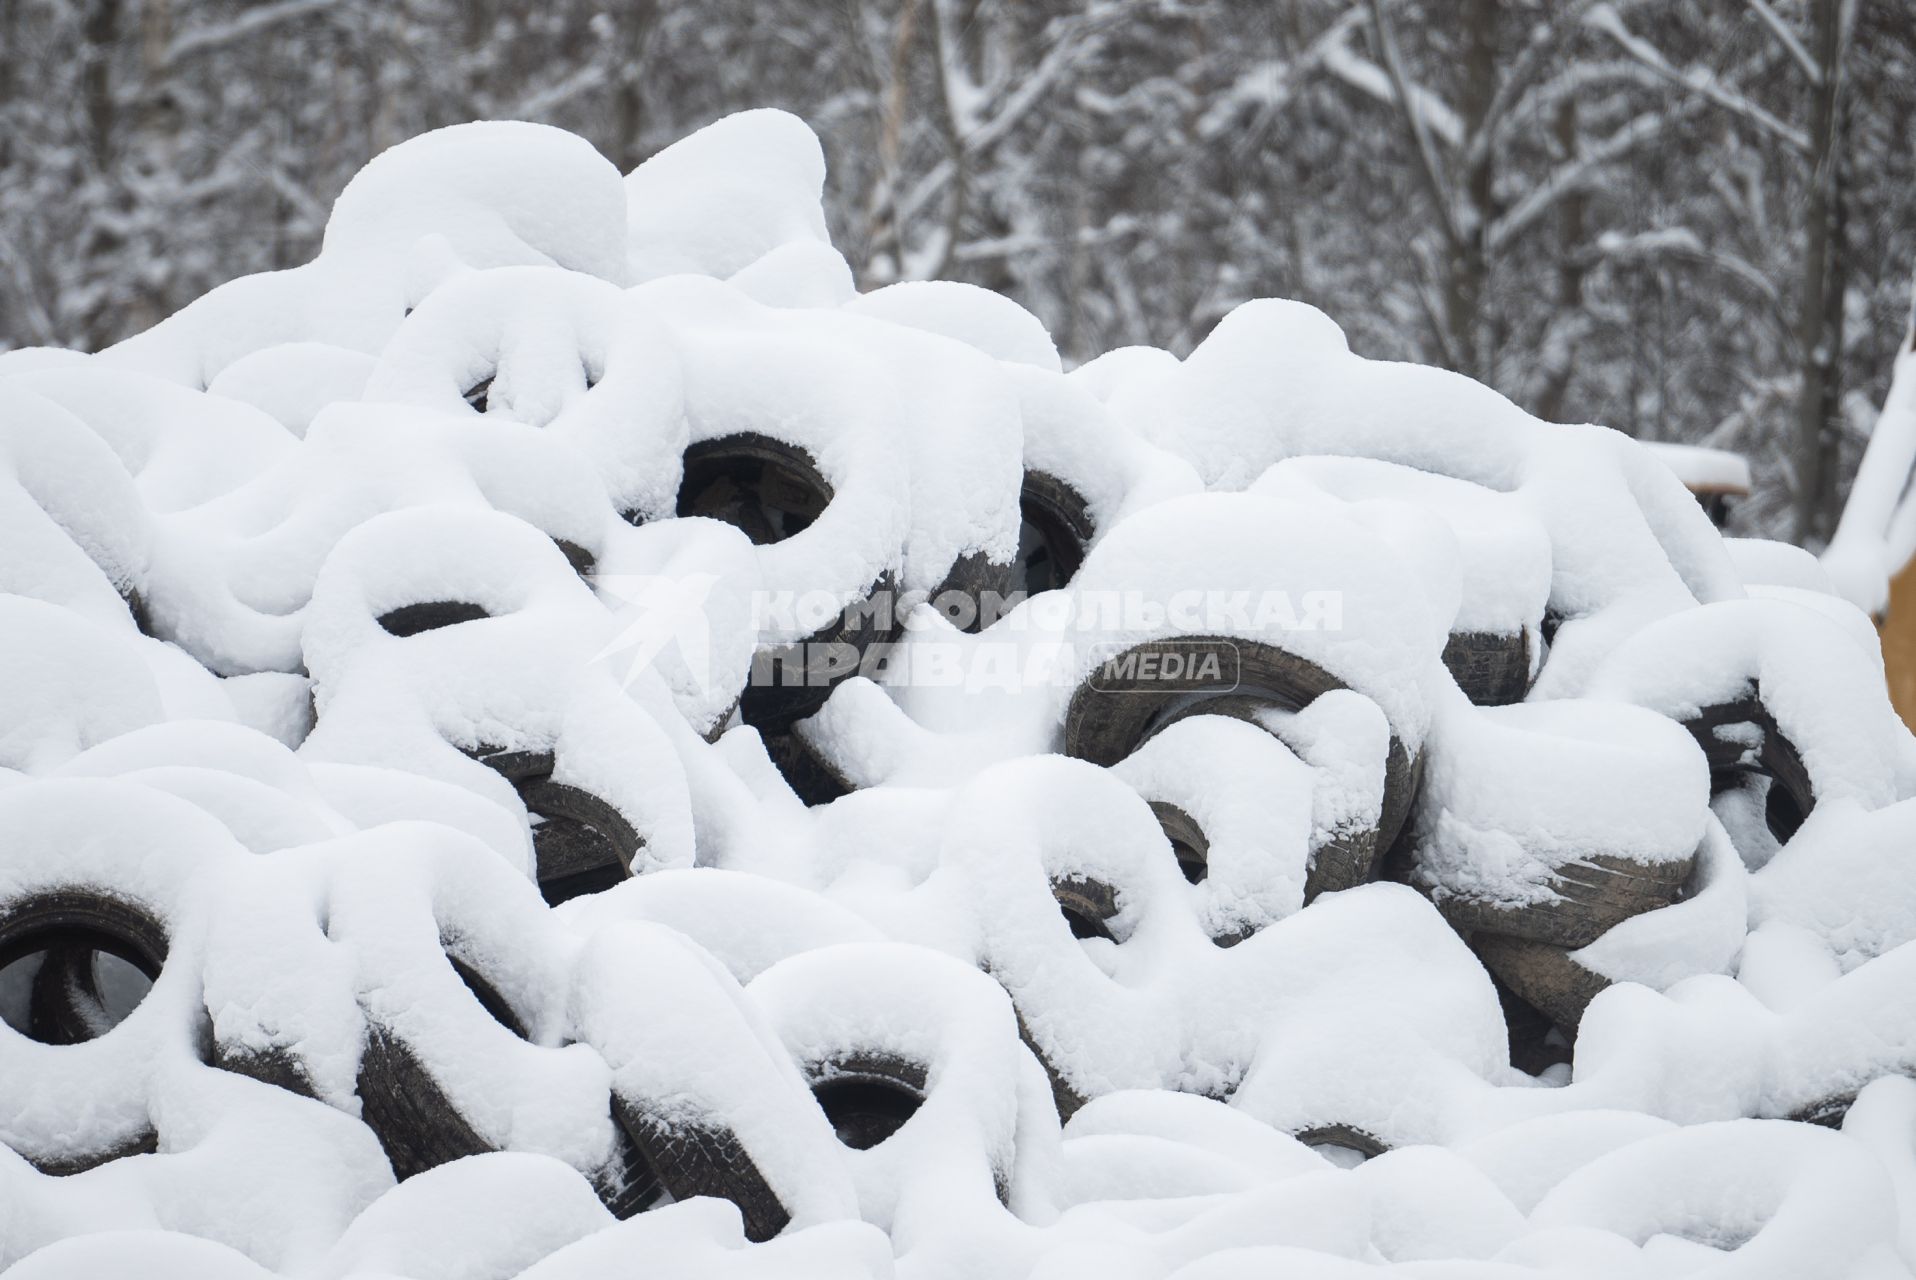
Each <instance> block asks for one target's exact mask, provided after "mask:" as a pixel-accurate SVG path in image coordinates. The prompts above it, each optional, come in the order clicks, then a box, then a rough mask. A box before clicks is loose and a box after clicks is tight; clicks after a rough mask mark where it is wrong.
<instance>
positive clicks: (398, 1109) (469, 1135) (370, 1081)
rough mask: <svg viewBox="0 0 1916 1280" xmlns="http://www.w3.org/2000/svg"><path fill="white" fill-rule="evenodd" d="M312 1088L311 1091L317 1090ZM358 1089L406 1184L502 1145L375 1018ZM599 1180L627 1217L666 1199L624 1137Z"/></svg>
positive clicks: (500, 1013) (368, 1119)
mask: <svg viewBox="0 0 1916 1280" xmlns="http://www.w3.org/2000/svg"><path fill="white" fill-rule="evenodd" d="M444 955H445V960H446V963H447V964H448V965H450V966H451V968H452V970H453V972H454V973H456V974H458V975H459V978H460V981H462V982H463V983H464V984H465V986H466V989H467V990H468V991H469V992H470V993H471V995H472V998H473V1000H475V1001H476V1002H478V1004H479V1006H480V1007H481V1008H483V1009H484V1010H485V1011H486V1012H487V1013H488V1014H489V1015H491V1017H492V1019H493V1020H494V1021H495V1022H497V1023H499V1024H500V1025H501V1026H503V1027H505V1028H506V1030H508V1031H510V1032H512V1033H513V1034H514V1035H515V1036H518V1037H519V1038H520V1039H522V1040H523V1039H525V1038H526V1029H525V1026H524V1025H523V1023H522V1021H521V1019H520V1018H519V1016H518V1014H517V1012H516V1011H515V1010H514V1009H513V1008H512V1005H511V1003H510V1002H509V1001H507V1000H506V999H505V997H504V996H502V995H501V994H500V993H499V991H498V989H497V988H496V987H494V986H493V984H492V983H491V982H489V981H487V980H486V978H485V976H484V975H483V974H481V973H480V972H479V971H478V970H476V969H474V968H473V967H472V966H471V965H469V964H467V963H465V962H464V961H462V960H460V959H459V958H458V957H456V956H454V955H452V954H451V953H450V952H446V953H444ZM247 1074H253V1073H252V1072H248V1073H247ZM295 1074H297V1073H295ZM298 1078H299V1079H301V1080H303V1077H298ZM272 1083H277V1081H272ZM305 1092H308V1093H310V1089H308V1090H305ZM355 1092H356V1093H357V1094H358V1095H359V1104H360V1119H361V1121H363V1122H364V1123H365V1125H366V1127H367V1128H369V1129H371V1130H372V1131H373V1136H374V1137H376V1138H377V1139H378V1140H379V1145H380V1148H381V1149H382V1150H383V1151H385V1153H386V1159H387V1161H388V1163H390V1164H391V1165H392V1170H393V1177H395V1178H397V1179H398V1180H400V1181H402V1182H403V1181H405V1180H406V1179H407V1178H410V1177H412V1176H413V1175H414V1174H419V1173H424V1172H425V1171H426V1170H428V1169H435V1168H437V1167H439V1166H440V1165H442V1164H445V1163H447V1162H448V1161H452V1160H458V1159H461V1158H463V1157H465V1156H473V1155H484V1154H486V1153H488V1152H491V1151H495V1150H497V1149H498V1148H496V1147H494V1146H493V1145H492V1144H490V1143H488V1142H487V1141H486V1140H485V1139H484V1138H482V1137H481V1136H480V1135H479V1133H478V1132H477V1131H476V1130H475V1129H474V1128H473V1127H472V1124H471V1123H470V1122H469V1121H468V1120H467V1119H466V1118H465V1117H464V1116H463V1115H461V1114H460V1113H459V1109H458V1108H457V1107H456V1106H454V1105H453V1103H452V1100H451V1099H450V1098H448V1097H447V1096H446V1093H445V1090H443V1089H442V1088H440V1086H439V1082H438V1081H437V1080H435V1079H434V1078H433V1075H432V1072H431V1070H430V1069H428V1068H427V1066H426V1064H425V1063H424V1062H422V1061H421V1060H420V1058H419V1056H418V1055H417V1054H416V1053H414V1052H413V1050H412V1048H411V1047H410V1046H409V1045H408V1044H407V1043H406V1041H405V1039H404V1038H403V1037H402V1036H400V1035H398V1034H397V1033H396V1032H394V1031H393V1030H392V1029H391V1028H390V1027H387V1026H384V1025H382V1024H381V1023H380V1022H378V1021H377V1020H376V1019H374V1018H372V1017H370V1016H369V1017H368V1018H367V1023H366V1044H365V1048H364V1050H363V1051H362V1052H361V1054H360V1059H359V1076H358V1079H357V1081H356V1083H355ZM608 1105H609V1104H608ZM594 1185H595V1189H596V1190H597V1191H598V1193H599V1198H600V1199H601V1200H602V1201H604V1202H605V1205H606V1207H607V1208H608V1209H610V1210H612V1211H613V1212H614V1213H615V1214H617V1215H618V1216H620V1217H630V1216H631V1215H632V1214H634V1213H637V1212H639V1211H641V1210H643V1209H645V1208H647V1207H648V1206H650V1205H651V1204H653V1203H655V1202H657V1200H658V1198H659V1192H658V1186H657V1182H656V1179H653V1178H652V1177H651V1176H650V1173H649V1171H648V1170H647V1169H646V1167H645V1164H644V1161H643V1160H642V1159H641V1158H640V1156H639V1154H638V1152H637V1151H636V1150H635V1149H634V1148H633V1147H632V1146H631V1144H630V1141H629V1140H623V1135H622V1141H621V1144H620V1150H619V1152H618V1153H617V1155H616V1157H615V1159H614V1161H613V1163H612V1167H611V1168H609V1169H607V1170H605V1171H602V1172H601V1174H600V1175H599V1176H598V1177H597V1178H595V1179H594Z"/></svg>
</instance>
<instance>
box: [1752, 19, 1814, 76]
mask: <svg viewBox="0 0 1916 1280" xmlns="http://www.w3.org/2000/svg"><path fill="white" fill-rule="evenodd" d="M1743 3H1744V5H1745V6H1747V7H1748V8H1749V10H1750V12H1752V13H1754V14H1755V15H1756V16H1757V17H1758V18H1759V19H1761V20H1762V22H1763V25H1764V26H1766V27H1768V28H1769V29H1770V34H1771V35H1773V36H1775V37H1776V40H1777V43H1778V44H1780V45H1782V46H1783V49H1784V51H1785V52H1786V53H1788V54H1789V55H1790V59H1791V60H1792V61H1793V62H1795V63H1796V65H1797V66H1799V67H1801V68H1803V74H1804V75H1806V76H1808V77H1809V78H1810V83H1811V84H1814V85H1820V84H1822V83H1823V68H1821V67H1819V66H1817V65H1816V59H1815V58H1812V57H1811V56H1810V51H1809V50H1808V49H1805V48H1804V47H1803V42H1802V41H1801V40H1799V39H1797V38H1796V33H1795V32H1794V31H1792V30H1790V24H1789V23H1787V22H1785V21H1783V19H1782V18H1781V17H1780V16H1778V14H1777V12H1776V10H1775V9H1773V8H1771V7H1770V5H1769V0H1743Z"/></svg>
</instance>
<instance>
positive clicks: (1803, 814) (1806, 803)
mask: <svg viewBox="0 0 1916 1280" xmlns="http://www.w3.org/2000/svg"><path fill="white" fill-rule="evenodd" d="M1683 727H1684V728H1685V729H1688V730H1689V731H1690V734H1691V736H1692V737H1694V738H1695V739H1696V741H1697V745H1698V746H1699V747H1701V748H1703V754H1704V757H1705V758H1706V759H1707V760H1708V761H1709V762H1710V790H1711V792H1712V793H1717V792H1722V791H1726V790H1729V789H1731V788H1734V787H1736V786H1738V785H1740V784H1741V783H1742V782H1743V781H1744V780H1745V779H1746V778H1747V777H1749V776H1750V775H1753V774H1754V775H1758V776H1761V777H1765V778H1768V779H1769V782H1770V789H1769V796H1768V800H1767V802H1766V805H1765V818H1766V820H1767V821H1768V824H1769V827H1770V832H1771V834H1773V835H1774V836H1775V837H1776V839H1777V841H1778V843H1783V842H1786V841H1788V840H1789V838H1790V837H1791V836H1793V835H1795V834H1796V831H1797V828H1799V827H1801V826H1802V825H1803V821H1804V819H1806V818H1808V817H1809V815H1810V811H1811V810H1812V809H1814V808H1815V807H1816V789H1815V786H1814V785H1813V784H1812V783H1811V781H1810V774H1809V769H1808V768H1807V767H1806V766H1805V765H1804V763H1803V757H1802V754H1801V753H1800V752H1798V751H1797V749H1796V745H1795V744H1794V743H1792V742H1791V741H1790V740H1789V738H1787V737H1786V736H1784V734H1783V731H1782V730H1780V729H1779V728H1777V726H1776V720H1775V718H1774V717H1772V716H1771V715H1770V712H1769V709H1768V708H1767V707H1765V706H1764V705H1763V699H1762V695H1761V693H1760V692H1759V691H1758V690H1756V689H1754V688H1752V689H1751V690H1750V691H1749V692H1748V693H1746V694H1745V695H1744V696H1743V697H1741V698H1738V699H1736V700H1735V701H1732V702H1723V703H1717V704H1716V705H1714V706H1708V707H1704V708H1703V709H1702V710H1701V711H1699V712H1697V714H1696V715H1694V716H1692V717H1690V718H1689V719H1687V720H1685V721H1684V722H1683ZM1737 727H1748V728H1752V729H1754V730H1755V731H1756V732H1758V733H1760V734H1761V735H1762V742H1761V744H1760V745H1758V746H1757V747H1756V749H1755V751H1754V752H1752V751H1751V749H1750V746H1749V744H1748V743H1746V742H1738V741H1736V740H1735V739H1734V737H1733V736H1725V734H1726V731H1730V732H1732V733H1733V731H1734V730H1735V729H1736V728H1737Z"/></svg>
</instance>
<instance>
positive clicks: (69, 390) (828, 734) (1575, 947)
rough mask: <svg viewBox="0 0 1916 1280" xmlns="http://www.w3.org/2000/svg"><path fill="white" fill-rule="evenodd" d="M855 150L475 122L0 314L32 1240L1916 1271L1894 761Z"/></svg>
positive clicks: (1466, 403)
mask: <svg viewBox="0 0 1916 1280" xmlns="http://www.w3.org/2000/svg"><path fill="white" fill-rule="evenodd" d="M823 181H824V164H823V159H822V156H821V153H820V151H819V148H818V145H817V142H816V141H815V140H814V139H813V137H812V136H811V134H810V133H809V132H808V131H807V130H806V129H805V128H804V126H803V125H801V124H799V123H798V122H797V121H796V120H794V119H792V118H791V117H789V116H785V115H782V114H779V113H776V112H755V113H748V114H746V115H741V116H735V117H731V118H729V119H727V120H724V121H721V122H719V123H718V124H716V125H713V126H712V127H711V128H709V129H707V130H704V131H703V132H701V133H699V134H697V135H694V136H693V137H691V138H688V139H687V140H685V141H684V142H682V143H681V144H679V145H678V146H675V147H673V148H670V149H669V150H667V151H665V152H663V153H661V154H660V155H659V156H657V157H656V158H654V159H653V160H651V161H649V162H647V163H646V164H645V165H643V166H641V167H640V168H639V169H638V170H636V171H635V172H634V173H632V174H631V175H629V176H627V177H623V178H622V177H621V176H620V175H619V174H618V173H617V172H616V171H614V170H613V169H612V168H611V166H609V165H608V164H607V163H606V162H605V161H604V160H603V159H601V158H600V157H599V156H598V155H597V154H595V153H594V152H593V151H592V150H591V149H590V148H589V147H588V146H587V145H586V144H584V143H583V142H581V141H579V140H578V139H576V138H573V137H571V136H569V135H566V134H563V133H559V132H556V131H554V130H550V129H546V128H542V127H537V126H532V125H521V124H490V125H472V126H463V127H459V128H455V129H449V130H444V131H441V132H438V133H434V134H429V135H426V136H424V137H421V138H418V139H415V140H413V141H410V142H407V143H405V144H403V145H401V146H399V147H397V148H395V149H393V150H392V151H390V152H388V153H386V154H385V155H383V156H381V157H379V158H378V159H377V160H375V161H374V162H373V163H372V164H371V165H369V166H368V167H367V168H366V170H365V171H364V172H363V173H362V174H361V175H360V176H359V177H358V178H357V179H356V180H355V181H354V182H353V183H352V184H351V185H350V186H349V187H348V188H347V190H346V191H345V192H344V194H343V195H342V196H341V197H340V199H339V201H338V203H337V205H336V207H335V210H334V213H333V216H332V220H331V222H330V224H329V226H328V229H327V233H326V237H325V242H324V246H323V248H322V250H321V252H320V253H319V255H318V256H317V257H316V258H315V259H314V261H312V262H311V263H309V264H307V265H306V266H303V267H299V268H296V269H294V270H291V271H285V272H279V273H275V274H272V275H266V276H258V277H253V278H248V279H242V280H238V281H235V282H233V283H232V284H229V285H226V286H224V287H222V288H220V289H217V290H215V291H214V292H213V293H211V294H209V295H207V296H206V297H204V298H202V299H200V300H199V301H198V302H196V303H194V304H193V305H191V306H189V307H187V308H186V309H185V310H183V311H182V312H180V313H179V314H178V315H175V316H173V317H171V318H170V319H167V320H165V321H163V322H162V323H160V324H159V325H157V326H156V327H154V328H153V329H151V330H150V331H148V332H146V333H144V334H141V335H139V336H137V337H135V338H133V339H130V340H128V341H126V342H124V343H122V344H120V345H119V346H116V347H113V348H111V349H109V350H107V351H104V352H101V353H99V354H96V355H83V354H79V353H74V352H64V351H51V350H21V351H13V352H8V353H6V354H5V355H4V356H0V1018H4V1023H5V1025H4V1026H3V1027H0V1270H5V1272H6V1274H7V1277H8V1280H42V1278H45V1277H72V1276H87V1277H94V1276H104V1275H134V1274H137V1275H176V1274H177V1275H193V1276H195V1277H211V1278H214V1280H221V1278H226V1277H232V1278H236V1280H237V1278H240V1277H247V1278H251V1280H259V1278H260V1277H265V1276H269V1275H279V1276H287V1277H296V1276H297V1277H304V1276H315V1277H318V1276H327V1277H348V1276H366V1277H372V1276H381V1277H410V1278H412V1280H441V1278H444V1280H454V1278H460V1280H473V1278H478V1277H509V1276H522V1277H525V1280H568V1278H581V1280H583V1278H585V1277H591V1278H593V1280H602V1278H604V1277H614V1276H633V1277H638V1276H644V1277H648V1278H656V1277H673V1276H678V1277H715V1276H741V1277H742V1276H765V1277H774V1276H776V1277H790V1276H801V1275H804V1276H820V1277H824V1276H830V1277H834V1278H838V1277H852V1276H874V1277H879V1276H891V1275H899V1276H913V1277H933V1276H938V1277H947V1276H949V1277H987V1278H991V1277H1024V1276H1032V1277H1062V1276H1072V1277H1079V1276H1100V1277H1112V1278H1114V1280H1115V1278H1116V1277H1126V1278H1129V1280H1158V1278H1161V1277H1171V1276H1176V1277H1180V1278H1181V1280H1201V1278H1202V1280H1216V1278H1219V1277H1225V1276H1260V1277H1261V1276H1269V1275H1277V1274H1285V1275H1300V1276H1320V1275H1321V1276H1334V1275H1335V1276H1341V1275H1357V1274H1368V1273H1370V1272H1371V1271H1377V1270H1396V1271H1398V1272H1401V1273H1402V1274H1415V1275H1424V1276H1438V1275H1446V1276H1469V1277H1473V1278H1478V1277H1494V1276H1511V1277H1516V1276H1562V1277H1570V1276H1595V1275H1601V1276H1606V1277H1609V1276H1671V1275H1691V1274H1698V1275H1701V1274H1709V1275H1712V1276H1731V1275H1735V1276H1777V1277H1805V1276H1815V1277H1839V1276H1859V1277H1860V1276H1869V1277H1886V1276H1894V1275H1903V1276H1907V1275H1910V1274H1911V1268H1912V1266H1916V1081H1912V1080H1911V1079H1910V1078H1909V1077H1910V1075H1911V1074H1912V1073H1913V1072H1916V855H1913V854H1912V850H1913V849H1916V740H1913V739H1912V737H1911V735H1910V734H1909V733H1908V732H1907V731H1906V730H1905V729H1904V728H1903V726H1902V725H1901V723H1900V722H1899V721H1898V720H1897V719H1896V717H1895V716H1894V714H1893V713H1892V712H1891V710H1890V708H1889V705H1888V702H1887V699H1886V696H1885V692H1884V685H1883V677H1882V670H1881V663H1880V658H1879V657H1878V653H1877V648H1876V643H1875V639H1874V635H1873V633H1872V631H1871V629H1870V627H1869V624H1868V622H1867V621H1866V620H1865V619H1864V618H1862V617H1861V616H1860V615H1858V614H1857V613H1856V612H1855V611H1854V610H1853V609H1851V608H1849V607H1848V606H1847V605H1845V604H1843V603H1841V602H1839V601H1838V600H1837V599H1835V598H1834V596H1833V595H1832V594H1830V593H1829V592H1828V591H1827V590H1826V589H1824V588H1826V586H1827V584H1826V583H1823V582H1821V580H1820V576H1819V571H1818V570H1817V568H1816V566H1815V563H1814V562H1813V561H1811V560H1809V558H1808V557H1807V556H1804V555H1803V554H1802V553H1799V552H1793V551H1791V550H1790V549H1788V548H1782V547H1777V546H1773V545H1769V544H1756V543H1739V542H1734V541H1725V540H1724V539H1722V538H1721V537H1720V536H1719V535H1718V534H1717V532H1716V531H1715V530H1714V529H1713V528H1712V527H1711V525H1710V523H1709V521H1708V520H1707V519H1705V518H1704V516H1703V514H1702V512H1701V511H1700V510H1699V509H1698V507H1697V505H1696V503H1695V502H1694V501H1693V500H1692V499H1691V497H1690V496H1689V495H1688V494H1687V493H1686V492H1685V491H1684V490H1683V488H1682V487H1681V486H1680V485H1679V484H1678V483H1677V481H1676V479H1675V478H1674V477H1673V476H1671V475H1670V474H1669V473H1668V472H1667V471H1665V470H1663V469H1662V467H1661V466H1660V464H1658V463H1657V462H1656V461H1655V460H1654V459H1652V458H1651V457H1650V456H1648V455H1647V454H1646V453H1644V452H1642V451H1640V450H1639V449H1638V448H1637V447H1636V446H1635V445H1633V444H1632V443H1631V442H1629V441H1628V440H1626V439H1624V438H1622V437H1620V436H1618V435H1616V434H1615V433H1613V432H1610V431H1607V430H1605V429H1602V428H1599V427H1593V426H1562V425H1551V424H1545V423H1541V422H1537V421H1533V420H1531V419H1529V418H1528V417H1526V416H1525V415H1524V414H1523V413H1522V412H1521V411H1519V410H1518V409H1516V408H1515V407H1514V406H1512V405H1511V404H1509V403H1508V402H1507V401H1505V400H1503V399H1502V398H1500V397H1499V396H1497V395H1496V394H1494V393H1493V392H1491V391H1489V390H1487V389H1485V388H1484V387H1481V386H1479V385H1477V384H1475V383H1473V382H1470V381H1469V380H1467V379H1464V378H1460V377H1457V376H1455V375H1452V374H1448V373H1444V372H1440V371H1437V370H1432V369H1426V368H1419V367H1414V366H1406V365H1395V364H1383V363H1375V362H1371V361H1367V360H1364V359H1361V358H1359V357H1357V356H1355V355H1353V354H1352V353H1351V352H1350V351H1349V350H1348V349H1347V347H1346V345H1345V342H1344V339H1343V335H1342V334H1341V333H1340V332H1339V331H1338V329H1337V328H1336V326H1335V325H1333V324H1332V323H1331V321H1329V320H1328V319H1326V318H1325V317H1324V316H1322V315H1320V314H1318V313H1317V312H1315V311H1313V310H1312V309H1310V308H1308V307H1305V306H1302V305H1299V304H1294V303H1285V302H1276V301H1260V302H1250V303H1246V304H1245V305H1243V306H1240V307H1239V308H1237V309H1236V310H1235V311H1233V312H1232V313H1231V314H1230V315H1229V316H1227V317H1226V318H1225V319H1224V320H1223V321H1222V322H1221V323H1219V324H1218V326H1217V327H1216V329H1215V330H1214V331H1213V332H1212V333H1211V334H1210V336H1209V337H1208V338H1207V339H1206V340H1205V341H1204V342H1203V343H1202V344H1200V345H1199V346H1198V347H1197V349H1196V350H1195V351H1194V352H1192V354H1191V355H1190V356H1189V357H1188V358H1184V359H1178V358H1176V357H1174V356H1172V355H1171V354H1168V353H1166V352H1162V351H1156V350H1148V349H1141V348H1132V349H1126V350H1121V351H1115V352H1111V353H1110V354H1108V355H1106V356H1104V357H1102V358H1100V359H1098V360H1095V361H1093V362H1091V363H1089V364H1087V365H1084V366H1083V367H1081V368H1078V369H1075V370H1072V371H1070V372H1066V371H1064V369H1063V368H1062V366H1061V363H1060V361H1059V358H1058V356H1057V353H1056V351H1055V349H1054V348H1053V346H1052V343H1051V341H1050V339H1049V337H1048V335H1047V334H1046V332H1045V330H1044V329H1043V327H1042V326H1041V325H1040V324H1039V323H1038V322H1037V321H1036V320H1035V319H1033V318H1032V317H1031V316H1030V315H1028V314H1026V313H1024V312H1023V311H1021V310H1020V309H1018V308H1017V307H1016V306H1015V305H1013V304H1011V303H1009V302H1007V301H1005V300H1004V299H1002V298H999V297H996V296H994V295H991V294H988V293H985V292H982V291H979V290H976V289H972V288H970V287H967V286H962V285H956V284H943V283H913V284H900V285H895V286H892V287H890V288H885V289H879V290H877V291H875V292H872V293H867V294H864V295H859V294H857V293H856V292H855V290H854V288H853V286H852V282H851V275H850V272H849V271H848V270H847V268H846V265H845V263H844V261H843V259H842V258H841V257H840V256H839V255H838V253H837V252H836V251H835V250H833V248H832V247H831V245H830V243H829V241H828V240H827V238H826V235H825V229H824V221H823V218H822V215H821V213H820V204H819V195H820V191H821V187H822V183H823Z"/></svg>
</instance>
